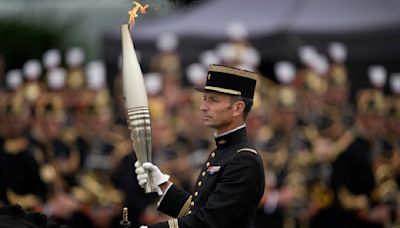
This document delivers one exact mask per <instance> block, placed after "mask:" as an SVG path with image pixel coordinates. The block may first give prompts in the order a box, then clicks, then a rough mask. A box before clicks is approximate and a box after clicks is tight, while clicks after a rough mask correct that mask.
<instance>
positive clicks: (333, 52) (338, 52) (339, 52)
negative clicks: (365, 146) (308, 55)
mask: <svg viewBox="0 0 400 228" xmlns="http://www.w3.org/2000/svg"><path fill="white" fill-rule="evenodd" d="M329 54H330V57H331V59H332V61H333V62H332V64H331V65H330V67H329V73H328V80H327V82H328V86H327V90H326V92H325V101H326V103H327V104H328V105H331V106H334V107H336V108H337V109H338V110H340V111H341V116H342V120H343V122H344V124H345V126H346V127H350V126H352V124H353V122H354V120H353V115H354V113H353V112H354V110H353V106H352V105H351V104H350V103H349V95H350V94H349V93H350V85H349V81H348V72H347V68H346V65H345V63H344V61H345V59H346V57H347V52H346V48H345V47H344V45H343V44H341V43H337V42H335V43H332V44H330V46H329Z"/></svg>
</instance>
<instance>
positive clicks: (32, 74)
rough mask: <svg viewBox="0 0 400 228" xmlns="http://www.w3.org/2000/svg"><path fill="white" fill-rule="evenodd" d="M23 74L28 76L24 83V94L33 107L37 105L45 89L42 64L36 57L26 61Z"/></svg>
mask: <svg viewBox="0 0 400 228" xmlns="http://www.w3.org/2000/svg"><path fill="white" fill-rule="evenodd" d="M23 74H24V76H25V78H26V82H25V84H24V96H25V99H26V100H27V101H28V102H29V104H30V105H31V106H32V107H31V108H32V109H33V108H34V106H35V105H36V101H37V99H39V97H40V95H41V94H42V92H43V91H44V88H43V85H42V83H41V82H40V78H41V76H42V66H41V65H40V62H39V61H38V60H36V59H31V60H28V61H26V63H25V64H24V66H23Z"/></svg>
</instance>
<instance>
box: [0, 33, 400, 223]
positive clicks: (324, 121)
mask: <svg viewBox="0 0 400 228" xmlns="http://www.w3.org/2000/svg"><path fill="white" fill-rule="evenodd" d="M244 29H245V28H242V27H240V26H238V25H236V26H234V28H233V29H232V30H231V32H232V33H231V35H230V36H229V37H230V39H229V40H226V42H224V43H221V44H219V45H218V46H217V47H216V48H215V49H214V50H205V52H203V53H202V54H201V55H200V56H199V57H198V62H197V63H192V64H190V65H182V64H181V59H180V55H179V52H177V49H176V46H177V45H178V42H179V39H178V38H177V37H175V36H174V35H173V34H163V35H162V36H160V37H159V39H158V40H157V44H155V45H157V47H158V53H157V54H156V55H154V56H153V57H152V60H151V62H150V63H149V67H148V69H149V72H144V73H145V74H144V79H145V84H146V89H147V93H148V98H149V106H150V112H151V121H152V141H153V148H152V149H153V151H152V154H153V161H154V163H155V164H157V165H159V167H160V168H161V170H163V172H165V173H168V174H170V175H171V178H172V181H173V182H174V184H176V185H178V186H181V187H183V188H184V189H186V190H188V191H191V189H192V186H193V183H194V181H195V180H196V177H197V175H198V170H199V169H201V166H202V164H203V162H204V161H205V159H206V158H207V157H208V155H209V153H210V151H211V150H212V149H213V148H214V147H215V143H214V138H213V137H214V135H213V132H212V130H210V129H207V128H206V127H205V126H203V123H202V118H201V113H200V110H199V104H200V102H201V100H202V98H203V95H202V94H201V93H199V92H196V91H195V90H193V88H194V87H199V86H202V85H203V84H204V83H205V80H206V75H207V67H208V66H209V65H210V64H222V65H229V66H234V67H237V68H240V69H244V70H250V71H255V72H257V71H258V69H259V67H260V63H261V59H260V55H259V53H258V51H257V49H256V48H254V47H253V46H252V44H251V43H250V42H249V41H247V40H246V36H245V32H244ZM322 53H329V55H328V56H324V55H323V54H322ZM137 54H138V56H140V53H139V52H138V53H137ZM346 57H347V49H346V46H344V45H343V44H342V43H340V42H336V41H332V43H327V44H326V49H325V50H317V49H316V48H315V47H313V46H302V47H300V48H299V50H298V60H299V62H300V63H301V65H300V66H299V65H298V64H297V65H295V64H294V63H291V62H288V61H278V62H276V63H274V77H275V78H276V80H271V79H270V78H269V77H267V76H264V75H262V74H261V73H260V75H259V80H258V84H257V91H256V95H255V99H254V105H253V108H252V111H251V113H250V115H249V117H248V119H247V122H246V124H247V130H248V135H249V136H250V138H251V140H252V141H253V142H254V144H255V145H256V147H257V150H258V151H259V153H260V154H261V156H262V157H263V160H264V167H265V177H266V186H265V194H264V197H263V199H262V201H261V202H260V206H259V210H258V211H257V214H256V218H255V221H254V222H255V227H256V228H262V227H391V226H393V225H395V224H397V225H398V224H399V223H400V216H399V215H400V210H399V208H400V207H399V200H400V194H399V183H400V182H399V181H400V178H399V177H400V74H398V73H397V74H396V72H387V71H386V70H385V68H384V67H382V66H378V65H375V66H370V67H369V68H368V77H367V76H365V77H364V78H360V79H359V80H369V81H370V85H371V86H370V88H363V89H360V90H359V91H353V92H354V93H355V94H356V96H355V100H354V102H350V99H349V95H350V92H351V89H352V88H351V84H350V80H349V76H348V74H347V66H346ZM120 61H121V60H120ZM6 63H7V56H3V58H2V59H1V64H0V65H3V66H4V65H5V64H6ZM3 69H4V68H3ZM106 72H107V69H106V67H105V63H104V62H103V61H102V60H100V59H99V60H95V61H87V60H86V59H85V51H84V50H83V49H82V48H80V47H71V48H69V49H67V50H66V51H65V52H61V50H58V49H51V50H48V51H46V52H45V53H43V56H42V59H29V60H26V62H25V63H24V64H23V65H22V66H20V68H19V69H7V71H4V74H3V72H0V74H3V75H0V78H1V79H2V81H1V86H0V206H3V205H8V204H11V205H12V204H19V205H21V206H22V207H23V208H25V209H29V210H33V211H38V212H42V213H44V214H45V215H47V216H49V217H50V218H53V219H55V220H57V221H59V222H60V223H63V224H67V225H70V226H71V227H99V228H100V227H119V225H118V224H119V221H120V220H121V216H122V213H121V212H122V207H124V206H126V207H128V210H129V219H130V220H131V222H132V223H133V227H138V225H139V224H152V223H155V222H157V221H164V220H166V219H167V217H166V215H163V214H161V213H159V212H157V210H156V202H157V197H156V196H155V195H152V194H149V195H145V194H144V193H143V190H142V189H141V188H140V187H139V186H138V184H137V181H136V176H135V174H134V168H133V163H134V161H135V160H136V158H135V154H134V151H133V147H132V142H131V139H130V132H129V129H128V127H127V124H126V119H125V115H126V113H125V108H124V100H123V91H122V79H121V75H120V72H118V73H117V74H116V75H106ZM107 78H112V80H113V86H112V88H110V87H109V86H108V85H107V83H106V82H107V80H106V79H107ZM387 84H389V87H390V88H391V92H390V93H389V94H385V93H384V92H383V87H384V86H385V85H387ZM111 94H112V95H113V96H111ZM243 197H246V196H243ZM343 224H347V225H349V224H351V225H349V226H341V225H343Z"/></svg>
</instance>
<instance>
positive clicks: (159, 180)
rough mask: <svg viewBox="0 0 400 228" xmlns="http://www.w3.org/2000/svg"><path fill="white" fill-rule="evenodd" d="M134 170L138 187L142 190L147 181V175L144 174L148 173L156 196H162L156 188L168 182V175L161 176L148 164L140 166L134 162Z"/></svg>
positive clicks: (156, 169) (155, 167)
mask: <svg viewBox="0 0 400 228" xmlns="http://www.w3.org/2000/svg"><path fill="white" fill-rule="evenodd" d="M135 168H136V169H135V173H136V178H137V179H138V182H139V185H140V186H141V187H142V188H144V186H145V185H146V183H147V182H148V181H149V175H148V174H147V172H146V171H148V173H149V174H150V178H152V182H153V184H154V187H155V188H156V189H157V192H158V194H159V195H162V194H163V192H162V191H161V189H160V188H159V187H158V186H159V185H161V184H164V183H165V182H167V181H168V180H169V175H166V174H163V173H162V172H161V170H160V169H159V168H158V167H157V166H155V165H153V163H150V162H145V163H143V165H142V166H140V162H138V161H136V162H135Z"/></svg>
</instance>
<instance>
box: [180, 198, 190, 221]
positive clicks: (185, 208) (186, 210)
mask: <svg viewBox="0 0 400 228" xmlns="http://www.w3.org/2000/svg"><path fill="white" fill-rule="evenodd" d="M191 202H192V196H189V197H188V199H187V200H186V202H185V204H184V205H183V207H182V209H181V211H180V212H179V215H178V218H180V217H183V216H185V215H188V214H189V210H190V203H191Z"/></svg>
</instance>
